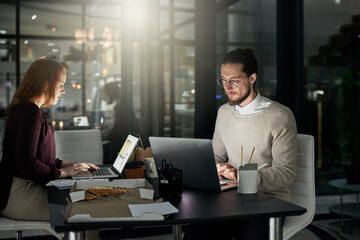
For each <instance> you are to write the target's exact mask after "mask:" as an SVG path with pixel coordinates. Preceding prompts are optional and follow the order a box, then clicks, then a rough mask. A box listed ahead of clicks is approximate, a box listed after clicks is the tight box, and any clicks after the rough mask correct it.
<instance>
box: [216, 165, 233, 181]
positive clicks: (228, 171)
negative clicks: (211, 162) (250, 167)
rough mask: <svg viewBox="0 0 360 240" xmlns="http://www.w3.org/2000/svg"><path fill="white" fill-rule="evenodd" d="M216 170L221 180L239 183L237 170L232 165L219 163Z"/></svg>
mask: <svg viewBox="0 0 360 240" xmlns="http://www.w3.org/2000/svg"><path fill="white" fill-rule="evenodd" d="M216 168H217V171H218V175H219V178H220V179H223V177H226V178H227V179H230V180H234V181H235V182H237V170H236V168H234V167H233V166H232V165H231V164H230V163H217V164H216Z"/></svg>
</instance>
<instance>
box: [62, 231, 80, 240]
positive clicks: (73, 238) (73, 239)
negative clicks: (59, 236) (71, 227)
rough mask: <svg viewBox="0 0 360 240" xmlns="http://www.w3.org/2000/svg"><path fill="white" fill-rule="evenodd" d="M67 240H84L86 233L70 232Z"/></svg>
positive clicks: (66, 237)
mask: <svg viewBox="0 0 360 240" xmlns="http://www.w3.org/2000/svg"><path fill="white" fill-rule="evenodd" d="M65 239H67V240H84V239H85V233H84V232H83V231H80V232H68V233H67V234H66V236H65Z"/></svg>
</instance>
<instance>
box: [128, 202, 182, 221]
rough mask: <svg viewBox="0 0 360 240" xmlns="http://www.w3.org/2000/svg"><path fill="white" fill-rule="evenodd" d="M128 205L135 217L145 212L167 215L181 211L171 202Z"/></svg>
mask: <svg viewBox="0 0 360 240" xmlns="http://www.w3.org/2000/svg"><path fill="white" fill-rule="evenodd" d="M128 206H129V209H130V212H131V215H132V216H133V217H140V216H142V215H143V214H144V213H158V214H160V215H167V214H173V213H178V212H179V210H178V209H177V208H176V207H174V206H173V205H172V204H171V203H170V202H161V203H149V204H129V205H128Z"/></svg>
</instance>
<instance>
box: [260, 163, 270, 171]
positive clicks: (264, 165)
mask: <svg viewBox="0 0 360 240" xmlns="http://www.w3.org/2000/svg"><path fill="white" fill-rule="evenodd" d="M267 165H268V163H264V164H262V165H261V166H259V167H258V170H260V169H262V168H264V167H266V166H267Z"/></svg>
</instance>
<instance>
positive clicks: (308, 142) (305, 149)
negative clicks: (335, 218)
mask: <svg viewBox="0 0 360 240" xmlns="http://www.w3.org/2000/svg"><path fill="white" fill-rule="evenodd" d="M297 142H298V155H297V166H296V178H295V180H294V182H293V183H292V185H291V186H290V191H291V200H290V201H291V202H292V203H294V204H296V205H299V206H302V207H304V208H306V210H307V211H306V213H304V214H303V215H301V216H294V217H286V219H285V224H284V227H283V239H284V240H288V239H290V238H291V237H292V236H294V235H295V234H296V233H298V232H299V231H300V230H302V229H303V228H305V227H306V226H307V225H309V224H310V223H311V222H312V220H313V218H314V215H315V173H314V137H313V136H311V135H305V134H298V135H297Z"/></svg>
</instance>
